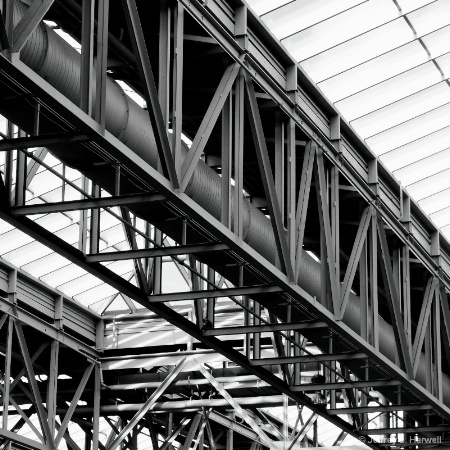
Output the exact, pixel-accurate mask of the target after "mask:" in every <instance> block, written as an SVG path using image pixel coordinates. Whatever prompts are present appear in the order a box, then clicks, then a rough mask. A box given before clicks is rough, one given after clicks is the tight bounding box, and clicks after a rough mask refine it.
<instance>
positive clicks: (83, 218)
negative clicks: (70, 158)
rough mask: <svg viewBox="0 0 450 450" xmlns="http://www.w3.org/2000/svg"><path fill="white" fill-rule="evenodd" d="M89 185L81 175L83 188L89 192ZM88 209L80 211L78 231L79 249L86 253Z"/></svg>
mask: <svg viewBox="0 0 450 450" xmlns="http://www.w3.org/2000/svg"><path fill="white" fill-rule="evenodd" d="M88 186H89V180H88V179H87V178H86V177H85V176H84V175H81V188H82V189H83V191H84V192H87V190H88ZM81 198H82V199H84V198H85V195H83V194H81ZM87 214H88V213H87V210H85V209H83V210H81V211H80V225H79V233H78V250H80V251H82V252H83V253H84V254H86V244H87Z"/></svg>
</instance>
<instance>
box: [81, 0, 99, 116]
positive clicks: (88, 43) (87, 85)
mask: <svg viewBox="0 0 450 450" xmlns="http://www.w3.org/2000/svg"><path fill="white" fill-rule="evenodd" d="M94 11H95V1H94V0H83V2H82V16H81V18H82V20H81V70H80V108H81V109H82V110H83V111H84V112H85V113H86V114H88V115H89V116H90V115H91V114H92V76H93V68H94V39H93V38H94V16H95V12H94Z"/></svg>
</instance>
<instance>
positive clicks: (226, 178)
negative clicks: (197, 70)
mask: <svg viewBox="0 0 450 450" xmlns="http://www.w3.org/2000/svg"><path fill="white" fill-rule="evenodd" d="M232 99H233V96H232V95H231V94H230V95H229V96H228V98H227V100H226V102H225V104H224V106H223V109H222V142H221V164H222V165H221V173H222V193H221V194H222V202H221V204H222V209H221V215H220V217H221V222H222V223H223V224H224V225H225V226H226V227H227V228H230V227H231V202H230V199H231V169H232V136H231V130H232V128H231V120H232Z"/></svg>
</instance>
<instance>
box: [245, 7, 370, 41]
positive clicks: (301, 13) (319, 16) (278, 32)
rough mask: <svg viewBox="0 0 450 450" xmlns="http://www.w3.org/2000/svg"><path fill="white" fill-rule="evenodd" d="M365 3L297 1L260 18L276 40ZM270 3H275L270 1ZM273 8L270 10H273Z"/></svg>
mask: <svg viewBox="0 0 450 450" xmlns="http://www.w3.org/2000/svg"><path fill="white" fill-rule="evenodd" d="M366 1H367V0H321V1H320V2H317V1H315V0H306V1H305V0H303V1H298V0H297V1H294V2H290V3H288V4H286V5H285V6H284V7H283V8H279V9H276V10H274V11H273V12H270V13H268V14H266V15H264V16H263V17H261V18H262V19H263V21H264V22H265V23H266V25H267V26H268V27H269V28H270V30H271V31H272V33H274V34H275V36H276V37H277V38H278V39H283V38H285V37H287V36H290V35H292V34H293V33H297V32H299V31H301V30H304V29H305V28H308V27H311V26H313V25H315V24H317V23H319V22H322V21H324V20H326V19H328V18H330V17H332V16H334V15H336V14H339V13H341V12H342V11H345V10H347V9H349V8H353V7H354V6H356V5H359V4H362V3H365V2H366ZM270 3H276V2H272V1H271V2H270ZM250 6H252V3H250ZM274 6H275V5H274ZM274 6H272V8H271V9H274Z"/></svg>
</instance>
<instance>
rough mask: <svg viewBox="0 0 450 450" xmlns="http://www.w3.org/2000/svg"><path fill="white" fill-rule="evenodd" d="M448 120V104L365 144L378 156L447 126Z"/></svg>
mask: <svg viewBox="0 0 450 450" xmlns="http://www.w3.org/2000/svg"><path fill="white" fill-rule="evenodd" d="M449 118H450V104H446V105H444V106H440V107H439V108H436V109H434V110H433V111H430V112H428V113H425V114H423V115H421V116H419V117H416V118H414V119H411V120H409V121H408V122H404V123H402V124H400V125H397V126H395V127H394V128H391V129H389V130H387V131H384V132H382V133H380V134H377V135H376V136H374V137H371V138H369V139H366V142H367V144H368V145H369V146H370V148H371V149H372V150H373V151H374V152H375V153H376V154H378V155H380V154H383V153H385V152H388V151H390V150H393V149H395V148H397V147H401V146H402V145H405V144H407V143H409V142H412V141H414V140H416V139H420V138H421V137H422V136H424V135H427V134H430V133H433V132H435V131H437V130H440V129H441V128H444V127H446V126H449V125H450V124H449ZM422 151H424V149H422Z"/></svg>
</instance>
